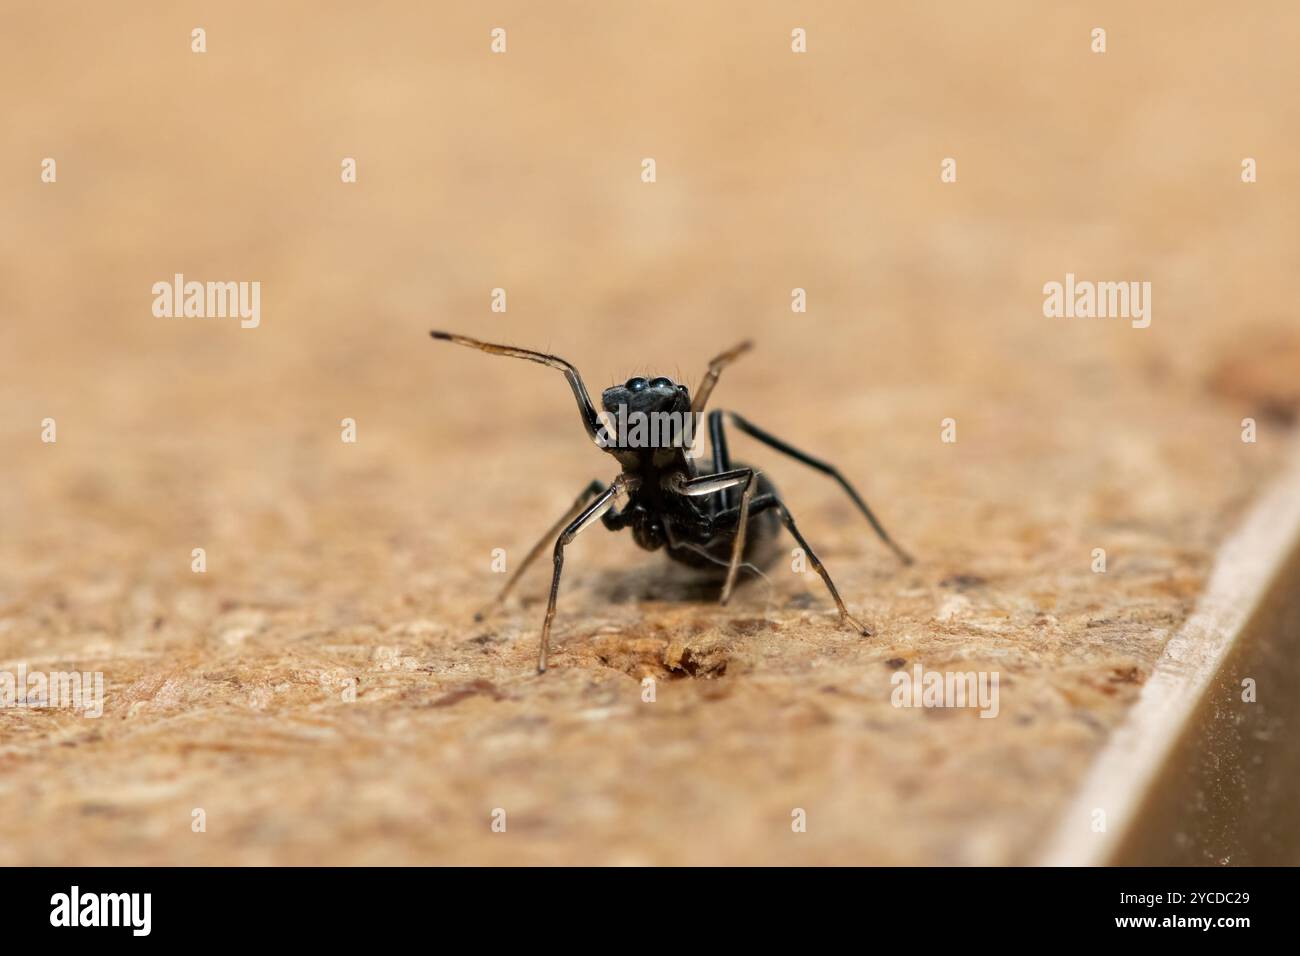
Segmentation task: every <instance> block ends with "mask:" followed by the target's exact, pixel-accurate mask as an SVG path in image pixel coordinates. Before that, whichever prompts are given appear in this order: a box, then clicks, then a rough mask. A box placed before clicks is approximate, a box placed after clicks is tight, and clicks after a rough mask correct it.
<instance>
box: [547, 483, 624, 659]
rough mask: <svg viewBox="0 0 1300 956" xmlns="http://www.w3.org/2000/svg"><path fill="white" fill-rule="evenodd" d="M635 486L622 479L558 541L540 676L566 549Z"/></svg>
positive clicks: (603, 493) (603, 494)
mask: <svg viewBox="0 0 1300 956" xmlns="http://www.w3.org/2000/svg"><path fill="white" fill-rule="evenodd" d="M635 486H636V479H635V478H630V477H628V476H627V475H619V476H618V477H617V478H615V479H614V481H613V482H612V483H611V484H610V486H609V487H608V488H606V489H605V490H604V491H602V492H601V493H600V494H599V495H598V496H597V497H596V500H595V501H593V502H592V503H591V504H589V505H587V507H586V508H585V509H583V512H582V514H580V515H578V517H576V518H574V519H573V521H572V522H570V523H569V525H568V527H566V528H565V529H564V531H562V532H561V533H560V536H559V537H558V538H556V539H555V573H554V574H553V575H552V576H551V596H550V599H549V600H548V601H547V602H546V620H545V621H543V622H542V642H541V647H540V648H539V649H538V652H537V673H539V674H540V673H543V672H544V671H545V670H546V655H547V654H548V652H549V651H550V648H551V621H553V620H554V619H555V599H556V598H557V597H559V594H560V572H561V571H563V570H564V548H565V546H566V545H568V544H569V542H570V541H572V540H573V539H574V538H576V537H577V536H578V535H580V534H581V533H582V532H583V531H585V530H586V529H587V528H588V527H590V526H591V525H592V524H594V523H595V522H596V521H598V520H599V519H600V518H601V516H603V515H604V514H605V512H607V511H609V509H610V508H612V507H613V506H614V499H615V497H616V496H617V495H618V494H619V492H620V491H624V490H630V489H632V488H634V487H635Z"/></svg>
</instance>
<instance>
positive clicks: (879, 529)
mask: <svg viewBox="0 0 1300 956" xmlns="http://www.w3.org/2000/svg"><path fill="white" fill-rule="evenodd" d="M714 414H718V413H716V412H715V413H714ZM721 414H723V415H725V416H726V417H727V418H729V419H730V420H731V423H732V424H733V425H735V426H736V427H737V428H739V429H740V430H741V431H742V432H744V433H745V434H746V435H749V436H750V437H751V438H755V439H757V440H758V441H761V442H762V443H763V444H764V445H767V446H768V447H769V448H774V449H776V450H777V451H779V452H781V453H782V454H783V455H789V456H790V457H791V458H793V459H794V460H795V461H798V462H802V463H803V464H805V465H807V466H808V467H810V468H815V469H816V470H817V471H820V472H821V473H822V474H824V475H830V476H831V477H832V478H834V479H835V480H836V481H837V482H839V485H840V487H841V488H843V489H844V491H845V492H846V493H847V494H848V496H849V497H850V498H852V499H853V503H854V504H855V505H857V506H858V510H859V511H861V512H862V514H863V516H864V517H865V518H866V519H867V521H869V522H870V523H871V527H872V528H874V529H875V531H876V534H878V535H879V536H880V540H881V541H883V542H884V543H885V544H886V545H888V546H889V549H890V550H891V551H893V552H894V554H895V555H896V556H897V557H898V560H899V561H902V562H903V563H904V564H911V563H912V556H911V555H910V554H908V553H907V552H906V551H904V550H903V549H902V548H901V547H899V546H898V545H897V544H895V543H894V540H893V539H892V538H891V537H890V536H889V534H888V533H887V532H886V531H885V529H884V527H883V526H881V524H880V522H879V521H878V520H877V519H876V516H875V515H874V514H872V512H871V509H870V508H868V507H867V503H866V502H865V501H863V500H862V496H861V495H859V494H858V492H857V490H856V489H855V488H854V487H853V486H852V485H851V484H849V483H848V481H847V480H846V479H845V477H844V476H843V475H841V474H840V471H839V469H838V468H836V467H835V466H834V465H831V464H828V463H827V462H824V461H822V460H821V459H818V458H814V457H813V456H812V455H810V454H808V453H807V452H803V451H800V450H799V449H798V448H795V447H794V446H793V445H789V444H787V443H786V442H783V441H782V440H781V439H779V438H777V437H776V436H775V435H773V434H771V433H770V432H766V431H764V430H763V429H761V428H759V427H758V426H757V425H753V424H751V423H750V422H748V421H746V420H745V419H743V418H741V417H740V416H739V415H737V414H736V413H735V412H722V413H721ZM718 431H719V433H721V425H719V428H718ZM792 531H793V529H792ZM809 553H810V555H811V552H809Z"/></svg>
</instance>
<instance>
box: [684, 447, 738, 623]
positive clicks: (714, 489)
mask: <svg viewBox="0 0 1300 956" xmlns="http://www.w3.org/2000/svg"><path fill="white" fill-rule="evenodd" d="M756 474H757V472H755V471H754V469H753V468H737V469H735V470H733V471H723V472H719V473H718V474H715V475H700V476H699V477H697V478H686V477H684V476H682V475H680V474H678V475H674V476H673V478H672V479H670V485H669V487H670V488H671V489H672V490H673V491H675V492H677V493H678V494H680V495H686V496H688V497H696V496H699V495H713V494H724V495H725V494H726V493H727V490H728V489H729V488H735V487H739V488H740V489H741V492H740V507H739V508H737V509H736V513H737V515H738V518H737V523H736V532H735V536H734V537H733V538H732V542H731V561H729V562H728V563H727V580H726V582H725V583H724V584H723V585H722V598H721V600H720V601H719V603H721V604H726V603H727V602H728V601H730V600H731V589H732V588H733V587H735V584H736V572H737V571H739V570H740V563H741V562H740V558H741V555H743V554H744V553H745V532H746V531H747V530H748V529H749V502H750V499H751V498H753V497H754V488H755V485H756V483H755V481H754V476H755V475H756Z"/></svg>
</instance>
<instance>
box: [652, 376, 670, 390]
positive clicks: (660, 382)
mask: <svg viewBox="0 0 1300 956" xmlns="http://www.w3.org/2000/svg"><path fill="white" fill-rule="evenodd" d="M650 387H651V388H672V387H673V380H672V379H671V378H662V377H660V378H656V379H653V380H652V381H651V382H650Z"/></svg>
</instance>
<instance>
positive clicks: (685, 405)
mask: <svg viewBox="0 0 1300 956" xmlns="http://www.w3.org/2000/svg"><path fill="white" fill-rule="evenodd" d="M600 404H601V406H602V407H603V408H604V409H605V411H607V412H609V413H610V414H611V415H617V414H619V408H620V407H622V408H626V409H627V411H628V412H629V413H630V412H640V413H642V414H652V413H654V412H687V411H690V408H691V396H690V393H689V392H687V390H686V386H685V385H678V384H677V383H676V382H674V381H673V380H672V379H670V378H665V377H663V376H662V375H661V376H660V377H658V378H652V379H649V380H646V379H644V378H640V377H638V378H630V379H628V380H627V381H626V382H624V383H623V384H622V385H611V386H610V387H609V388H607V389H605V391H604V392H603V393H602V394H601V396H600Z"/></svg>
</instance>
